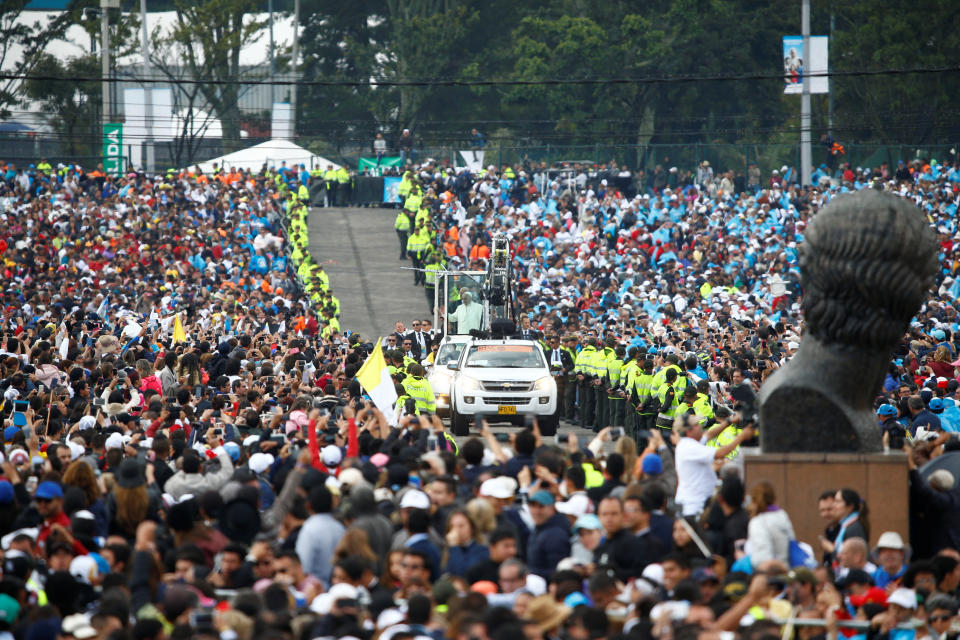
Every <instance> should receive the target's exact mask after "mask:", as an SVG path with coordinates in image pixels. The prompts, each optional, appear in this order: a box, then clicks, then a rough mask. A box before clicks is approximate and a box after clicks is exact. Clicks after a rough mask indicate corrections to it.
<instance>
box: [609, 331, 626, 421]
mask: <svg viewBox="0 0 960 640" xmlns="http://www.w3.org/2000/svg"><path fill="white" fill-rule="evenodd" d="M626 355H627V351H626V349H625V348H624V347H622V346H618V347H616V349H614V355H613V356H612V357H610V358H608V359H607V416H608V419H607V423H606V425H605V426H613V427H622V426H623V425H624V406H625V404H626V400H625V398H624V393H623V390H622V389H621V388H620V381H621V378H622V375H623V366H624V365H623V359H624V357H625V356H626Z"/></svg>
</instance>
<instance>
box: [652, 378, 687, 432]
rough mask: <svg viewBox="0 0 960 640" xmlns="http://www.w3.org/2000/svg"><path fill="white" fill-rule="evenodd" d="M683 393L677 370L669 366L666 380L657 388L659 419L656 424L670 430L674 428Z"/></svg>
mask: <svg viewBox="0 0 960 640" xmlns="http://www.w3.org/2000/svg"><path fill="white" fill-rule="evenodd" d="M680 393H682V391H681V390H680V388H679V387H678V385H677V370H676V369H672V368H668V369H667V373H666V376H665V378H664V382H663V384H662V385H660V388H659V389H657V405H658V408H657V421H656V425H657V427H659V428H660V429H663V430H666V431H669V430H671V429H673V418H674V416H676V415H677V406H679V404H680V398H679V397H678V396H679V395H680Z"/></svg>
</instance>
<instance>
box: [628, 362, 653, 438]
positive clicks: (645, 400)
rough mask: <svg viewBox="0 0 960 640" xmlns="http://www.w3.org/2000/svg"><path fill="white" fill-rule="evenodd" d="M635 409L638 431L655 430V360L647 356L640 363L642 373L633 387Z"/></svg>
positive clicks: (638, 375)
mask: <svg viewBox="0 0 960 640" xmlns="http://www.w3.org/2000/svg"><path fill="white" fill-rule="evenodd" d="M633 393H634V407H635V411H636V414H637V431H646V430H649V429H651V428H653V419H654V415H655V413H656V412H655V410H654V407H653V405H654V389H653V360H652V359H651V358H650V357H649V356H646V357H645V358H644V360H643V362H641V363H640V373H639V374H637V377H636V380H634V386H633Z"/></svg>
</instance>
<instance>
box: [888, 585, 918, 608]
mask: <svg viewBox="0 0 960 640" xmlns="http://www.w3.org/2000/svg"><path fill="white" fill-rule="evenodd" d="M887 604H898V605H900V606H901V607H903V608H904V609H916V608H917V592H916V591H914V590H913V589H903V588H900V589H897V590H896V591H894V592H893V593H891V594H890V595H889V596H888V597H887Z"/></svg>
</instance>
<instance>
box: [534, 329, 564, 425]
mask: <svg viewBox="0 0 960 640" xmlns="http://www.w3.org/2000/svg"><path fill="white" fill-rule="evenodd" d="M529 322H530V321H529V320H527V323H528V324H529ZM544 354H546V356H547V365H548V366H549V367H550V375H552V376H553V379H554V381H556V383H557V412H556V414H555V415H557V416H559V417H561V418H562V417H564V411H563V399H564V397H565V395H564V394H565V392H566V388H567V384H568V383H569V380H570V373H571V372H573V367H574V362H573V358H572V357H570V352H569V351H567V350H566V349H562V348H561V347H560V337H559V336H548V337H547V348H546V349H544Z"/></svg>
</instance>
